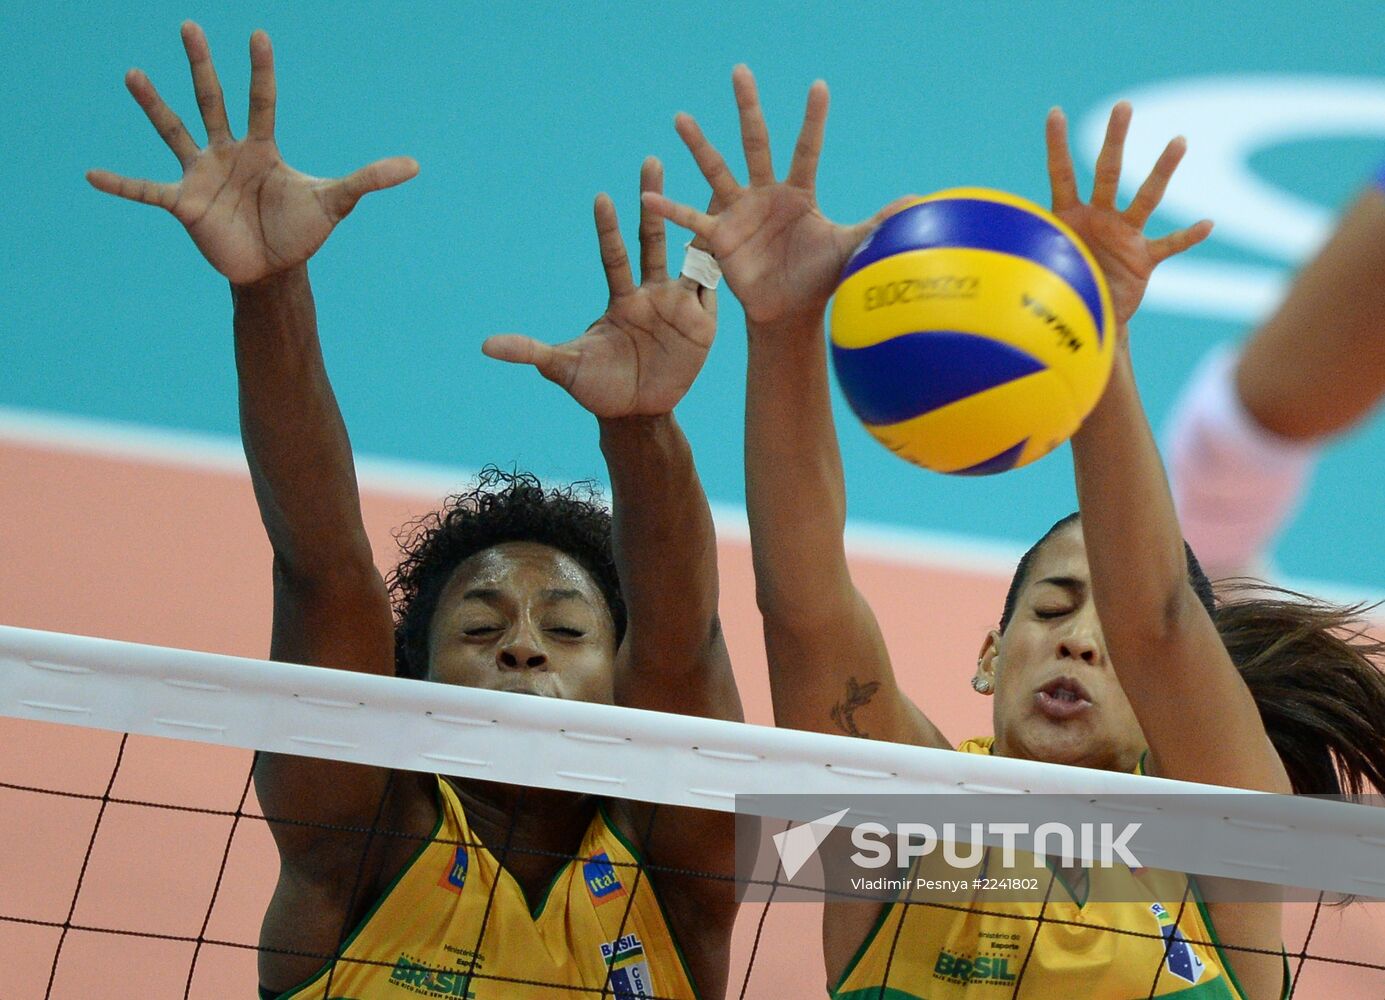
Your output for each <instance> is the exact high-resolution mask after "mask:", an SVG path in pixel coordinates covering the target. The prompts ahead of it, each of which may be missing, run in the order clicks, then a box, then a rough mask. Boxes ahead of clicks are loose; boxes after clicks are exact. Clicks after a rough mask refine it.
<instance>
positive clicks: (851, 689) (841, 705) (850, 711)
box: [832, 677, 880, 739]
mask: <svg viewBox="0 0 1385 1000" xmlns="http://www.w3.org/2000/svg"><path fill="white" fill-rule="evenodd" d="M879 690H880V682H879V681H870V682H868V683H866V684H859V683H857V681H856V678H855V677H849V678H847V681H846V697H845V698H843V699H842V700H841V701H839V702H838V703H837V704H835V705H833V706H832V721H833V722H835V723H836V724H837V728H838V729H840V730H841V731H842V732H844V733H846V735H848V736H860V737H862V738H863V739H870V733H867V732H864V731H863V730H861V729H860V728H859V727H858V726H857V725H856V720H855V719H854V718H853V716H854V715H855V713H856V710H857V709H858V708H862V707H864V706H865V705H867V704H869V703H870V700H871V699H872V698H874V697H875V692H877V691H879Z"/></svg>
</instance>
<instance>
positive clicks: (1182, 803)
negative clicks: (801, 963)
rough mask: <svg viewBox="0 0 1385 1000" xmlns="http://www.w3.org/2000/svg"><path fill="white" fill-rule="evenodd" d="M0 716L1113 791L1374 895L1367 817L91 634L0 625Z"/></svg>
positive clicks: (305, 751)
mask: <svg viewBox="0 0 1385 1000" xmlns="http://www.w3.org/2000/svg"><path fill="white" fill-rule="evenodd" d="M0 715H3V716H10V717H14V718H19V719H28V720H37V721H43V722H61V723H68V724H73V725H79V726H86V727H91V728H96V729H106V730H112V731H115V732H121V733H133V734H142V735H149V736H162V737H172V738H177V739H182V740H191V741H196V742H202V743H210V744H216V745H220V746H225V747H239V748H244V749H251V750H265V751H272V752H277V753H290V754H298V755H304V756H313V757H321V758H328V759H335V760H344V761H352V762H356V763H365V764H373V765H377V766H381V767H387V768H393V769H402V770H412V771H420V772H445V773H448V774H451V775H454V776H456V777H460V778H467V777H470V778H483V779H487V780H492V781H501V782H506V783H509V784H515V785H527V786H535V787H542V788H555V789H566V790H570V791H581V792H588V793H592V794H597V795H601V796H608V797H617V798H626V799H635V800H640V801H646V802H655V803H661V804H668V805H678V806H693V807H699V808H704V809H716V810H724V811H731V810H734V809H735V808H736V797H737V796H738V795H741V796H745V795H756V794H759V795H763V794H770V793H783V792H794V793H802V794H804V795H809V794H812V795H841V794H843V793H847V792H850V793H853V794H856V793H860V794H939V793H959V792H960V793H977V794H987V793H1026V792H1028V793H1046V794H1053V795H1064V796H1070V797H1072V800H1073V802H1074V804H1075V806H1076V805H1080V806H1081V807H1082V808H1083V809H1084V810H1086V813H1085V815H1086V816H1088V817H1090V818H1091V819H1092V820H1094V821H1108V822H1113V821H1121V822H1124V821H1128V820H1129V819H1130V810H1129V804H1128V801H1125V802H1123V801H1121V798H1122V797H1124V796H1131V795H1139V796H1150V795H1159V796H1162V800H1161V804H1160V805H1159V806H1158V807H1157V810H1158V811H1159V812H1160V813H1161V814H1163V815H1164V816H1165V817H1168V818H1173V819H1178V820H1186V826H1187V828H1188V829H1196V830H1198V831H1199V836H1198V837H1197V838H1196V839H1192V838H1188V837H1186V836H1177V835H1174V834H1165V835H1164V836H1163V837H1162V838H1156V839H1155V840H1153V841H1149V842H1148V843H1147V846H1145V847H1144V848H1143V849H1142V859H1146V860H1147V863H1149V864H1151V865H1157V866H1164V867H1169V868H1174V869H1176V870H1179V871H1184V872H1188V873H1191V874H1197V875H1209V876H1225V877H1229V878H1236V879H1242V880H1250V881H1260V882H1268V883H1275V884H1283V885H1295V886H1300V887H1304V888H1309V889H1320V890H1328V891H1333V892H1340V893H1348V894H1358V895H1362V896H1367V897H1379V896H1385V809H1376V808H1369V807H1365V806H1359V805H1352V804H1346V803H1339V802H1328V801H1318V800H1311V799H1305V798H1299V797H1289V796H1275V795H1263V794H1256V793H1247V792H1240V791H1234V790H1229V789H1224V788H1216V787H1212V786H1202V785H1193V784H1188V783H1184V782H1176V781H1168V780H1163V779H1158V778H1150V777H1140V776H1135V775H1125V774H1116V773H1110V772H1103V771H1094V770H1089V769H1083V768H1070V767H1060V766H1055V765H1050V764H1040V763H1034V762H1030V761H1020V760H1004V759H999V758H992V757H985V756H976V755H970V754H958V753H952V752H948V751H941V750H929V749H924V748H919V747H906V746H900V745H897V744H891V743H882V742H875V741H869V740H860V739H851V738H847V737H836V736H826V735H820V734H814V733H803V732H795V731H789V730H779V729H770V728H765V727H761V726H751V725H744V724H739V723H730V722H720V721H716V720H709V719H699V718H690V717H685V716H675V715H665V714H661V713H656V712H645V711H638V710H634V709H626V708H617V707H612V706H606V705H593V704H585V703H575V702H565V701H555V700H550V699H544V698H534V697H527V696H523V695H513V694H507V693H503V692H492V691H481V690H474V689H467V688H456V687H449V686H446V685H440V684H430V683H422V682H418V681H412V680H403V679H397V678H392V677H378V676H372V675H363V674H353V673H347V672H343V671H332V670H324V669H321V668H317V667H306V666H295V665H291V664H283V663H273V662H268V661H262V660H251V659H244V658H240V657H233V656H223V655H219V654H213V653H199V652H191V651H187V650H178V649H167V648H162V647H156V646H144V645H138V644H134V643H125V642H115V641H112V640H106V639H95V638H88V637H82V636H73V635H62V634H58V633H51V632H40V631H33V630H28V629H19V628H9V627H0ZM1190 793H1210V794H1190ZM743 805H744V803H743ZM782 818H786V819H795V820H806V819H813V818H816V817H809V816H786V817H782ZM1171 826H1172V824H1165V826H1164V829H1169V828H1170V827H1171ZM1305 836H1309V837H1311V838H1312V844H1313V850H1312V852H1311V856H1305V852H1304V851H1303V850H1302V844H1303V837H1305Z"/></svg>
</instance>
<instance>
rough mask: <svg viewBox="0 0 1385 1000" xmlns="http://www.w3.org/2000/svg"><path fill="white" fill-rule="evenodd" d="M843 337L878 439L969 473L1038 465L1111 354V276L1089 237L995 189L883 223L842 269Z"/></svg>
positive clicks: (851, 391)
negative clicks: (1106, 274) (1084, 241)
mask: <svg viewBox="0 0 1385 1000" xmlns="http://www.w3.org/2000/svg"><path fill="white" fill-rule="evenodd" d="M831 330H832V361H833V367H834V368H835V370H836V373H837V380H838V382H839V383H840V385H841V387H842V392H843V393H844V394H845V395H846V398H847V402H848V403H850V404H851V408H852V410H853V411H854V412H855V413H856V416H857V417H859V418H860V419H861V421H862V423H864V424H865V426H866V429H867V430H868V431H870V433H871V434H872V435H873V436H874V437H875V439H876V440H878V441H879V442H880V443H881V444H883V445H885V446H886V447H887V448H889V449H890V450H891V451H893V452H894V453H895V454H897V455H899V456H900V457H902V458H905V459H908V460H909V461H911V462H914V463H916V464H918V465H922V466H924V467H925V468H928V469H933V470H935V471H938V472H947V473H954V474H957V475H985V474H989V473H996V472H1004V471H1006V470H1007V469H1013V468H1017V467H1019V466H1021V465H1027V464H1028V463H1030V462H1033V461H1034V460H1035V459H1038V458H1041V457H1043V456H1044V455H1046V454H1048V453H1049V452H1050V451H1052V450H1053V449H1054V448H1056V447H1058V445H1060V444H1062V443H1063V442H1064V441H1066V440H1067V439H1068V438H1069V437H1071V436H1072V434H1073V433H1074V432H1075V431H1076V430H1077V428H1078V427H1079V426H1080V425H1081V423H1082V420H1083V419H1084V418H1085V417H1086V416H1087V414H1088V413H1090V412H1091V410H1092V407H1094V406H1095V405H1096V403H1097V400H1098V399H1100V398H1101V393H1102V391H1103V390H1104V389H1105V387H1106V380H1107V378H1108V377H1109V376H1110V374H1111V363H1112V359H1113V357H1114V353H1115V352H1114V346H1115V331H1114V324H1113V321H1112V318H1111V296H1110V292H1109V290H1108V289H1107V287H1106V279H1105V277H1104V276H1103V275H1102V273H1101V269H1100V268H1099V267H1098V266H1097V264H1096V261H1095V259H1093V257H1092V255H1091V253H1090V251H1088V249H1087V248H1086V247H1085V246H1084V245H1083V244H1082V241H1081V240H1080V239H1079V238H1078V236H1077V234H1076V233H1074V232H1073V231H1072V230H1071V229H1069V228H1068V227H1067V226H1066V225H1064V224H1063V223H1062V222H1061V221H1060V220H1059V219H1057V218H1056V217H1055V216H1054V215H1053V214H1051V213H1050V212H1047V211H1045V210H1044V209H1042V208H1040V207H1039V206H1038V205H1036V204H1034V203H1033V202H1030V201H1027V200H1025V199H1024V198H1019V197H1016V196H1015V195H1012V194H1007V193H1005V192H1003V191H994V190H990V189H987V188H953V189H950V190H947V191H940V192H938V193H937V194H933V195H929V196H928V197H926V198H918V199H915V200H913V201H910V202H908V203H906V205H905V206H904V207H903V208H901V209H900V210H898V211H897V212H895V213H893V214H892V215H890V217H889V218H887V219H886V220H885V221H884V222H882V223H881V224H880V225H879V226H877V227H876V229H875V230H874V231H873V232H872V233H871V234H870V235H869V236H868V237H867V238H866V240H865V241H864V242H863V243H862V244H861V245H860V247H858V248H857V249H856V252H855V253H854V254H852V256H851V258H850V260H848V261H847V264H846V267H845V268H844V269H843V271H842V277H841V281H840V283H839V284H838V287H837V293H836V298H835V300H834V302H833V304H832V318H831Z"/></svg>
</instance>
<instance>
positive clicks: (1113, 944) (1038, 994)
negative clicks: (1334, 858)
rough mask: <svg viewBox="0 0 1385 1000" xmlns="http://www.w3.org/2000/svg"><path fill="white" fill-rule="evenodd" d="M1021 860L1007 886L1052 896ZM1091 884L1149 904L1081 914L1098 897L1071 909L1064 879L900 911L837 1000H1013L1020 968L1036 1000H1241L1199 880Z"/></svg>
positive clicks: (1032, 864)
mask: <svg viewBox="0 0 1385 1000" xmlns="http://www.w3.org/2000/svg"><path fill="white" fill-rule="evenodd" d="M992 742H993V737H987V738H985V739H977V740H967V741H965V742H964V743H963V744H962V745H961V746H960V747H958V749H959V750H961V751H963V752H965V753H981V754H989V753H990V752H991V743H992ZM999 854H1000V852H999V851H992V850H989V849H988V850H987V851H986V852H985V856H984V857H985V860H983V861H982V863H981V869H982V871H981V872H979V873H978V874H984V873H985V868H986V865H987V864H988V863H990V862H991V861H992V859H994V864H995V867H997V868H998V867H999ZM925 860H927V859H925ZM1016 860H1017V865H1016V867H1015V868H1007V869H1005V871H1004V872H1003V874H1004V876H1006V877H1011V878H1013V877H1021V878H1023V877H1032V878H1037V879H1040V881H1039V882H1038V884H1039V886H1040V888H1041V889H1042V888H1047V887H1048V884H1049V879H1050V878H1053V876H1052V874H1051V872H1050V869H1048V867H1047V866H1046V864H1045V862H1044V861H1043V859H1041V858H1039V859H1035V858H1032V857H1030V858H1028V859H1025V858H1024V856H1022V855H1021V856H1020V857H1019V858H1017V859H1016ZM915 871H916V872H917V871H918V869H915ZM952 874H953V876H954V877H955V872H954V873H952ZM941 877H948V876H947V875H946V874H944V875H942V876H941ZM1088 879H1089V888H1092V886H1091V884H1090V880H1098V879H1099V880H1101V881H1100V892H1099V893H1097V894H1098V895H1099V896H1102V897H1104V898H1106V899H1143V900H1147V902H1139V903H1134V902H1125V903H1117V902H1093V903H1090V904H1087V905H1084V902H1085V900H1086V898H1087V896H1088V895H1090V894H1091V893H1090V892H1088V893H1083V894H1082V899H1081V901H1079V900H1077V899H1074V898H1073V896H1072V894H1071V893H1070V892H1069V891H1068V888H1067V886H1066V883H1065V882H1064V881H1063V880H1062V879H1061V878H1057V879H1054V882H1053V886H1052V891H1051V893H1050V894H1049V898H1048V902H1047V904H1044V903H1041V902H999V901H995V900H994V899H993V898H988V895H989V896H991V897H995V896H996V895H998V894H996V893H988V892H987V891H986V890H984V889H974V890H971V891H970V893H969V894H961V895H958V896H956V897H953V898H951V899H949V900H948V901H947V903H946V905H945V906H932V905H928V904H927V903H923V902H915V903H912V904H906V903H904V902H900V901H896V902H893V903H890V904H888V905H886V906H885V907H884V909H883V910H882V912H881V915H880V919H879V920H878V921H877V922H876V925H875V927H874V928H873V929H872V931H871V933H870V934H869V935H868V936H867V937H866V940H865V941H864V942H862V944H861V947H860V949H859V950H858V951H857V953H856V956H855V957H854V958H853V959H852V961H851V963H850V964H849V965H848V966H847V969H846V972H845V973H844V974H843V976H842V978H841V981H840V982H839V983H838V984H837V987H836V989H834V990H833V991H832V994H831V995H832V997H833V1000H1002V998H1005V1000H1009V998H1010V997H1011V996H1013V994H1014V991H1015V985H1016V981H1017V980H1018V978H1019V975H1020V970H1021V968H1022V967H1023V969H1024V984H1023V992H1022V994H1021V996H1023V997H1032V998H1035V1000H1069V998H1071V997H1083V998H1086V1000H1130V998H1132V997H1176V998H1178V1000H1245V996H1244V993H1243V992H1242V990H1241V988H1240V985H1239V984H1238V983H1237V982H1236V977H1235V975H1234V973H1233V972H1232V971H1231V969H1230V967H1229V966H1228V965H1227V963H1226V961H1225V959H1224V957H1223V955H1222V951H1221V946H1220V944H1218V943H1216V942H1217V937H1216V933H1215V932H1214V931H1213V929H1212V923H1211V920H1210V918H1209V917H1208V915H1207V910H1206V907H1205V906H1204V905H1203V903H1202V901H1201V899H1200V898H1199V897H1198V895H1197V889H1196V883H1195V882H1194V883H1193V884H1192V885H1189V880H1188V878H1187V877H1186V876H1184V875H1181V874H1178V873H1175V872H1165V871H1154V870H1152V869H1139V870H1131V869H1128V868H1122V867H1114V868H1101V867H1094V868H1091V869H1089V870H1088ZM1122 883H1124V884H1122ZM1041 909H1042V911H1043V923H1042V925H1040V923H1039V921H1038V918H1039V914H1040V910H1041ZM1036 928H1039V930H1038V935H1039V937H1038V942H1037V944H1035V946H1034V948H1033V951H1032V952H1031V951H1030V944H1031V942H1033V940H1034V935H1035V933H1036ZM1122 932H1125V933H1122ZM1170 942H1171V943H1170ZM1196 942H1213V943H1212V944H1210V945H1209V944H1201V943H1196ZM1166 949H1167V955H1166V954H1165V950H1166ZM892 953H893V954H892ZM1026 956H1028V965H1027V966H1026V965H1025V962H1026ZM887 968H888V975H887ZM1286 972H1287V966H1286ZM1156 975H1157V977H1158V978H1157V982H1156ZM882 985H883V986H884V989H883V990H882V989H881V986H882ZM1151 987H1152V988H1153V992H1151ZM1286 990H1287V981H1286Z"/></svg>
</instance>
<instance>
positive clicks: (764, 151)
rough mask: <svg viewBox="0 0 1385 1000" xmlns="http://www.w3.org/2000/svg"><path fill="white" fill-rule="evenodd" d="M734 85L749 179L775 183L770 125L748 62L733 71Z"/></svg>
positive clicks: (732, 81) (732, 84)
mask: <svg viewBox="0 0 1385 1000" xmlns="http://www.w3.org/2000/svg"><path fill="white" fill-rule="evenodd" d="M731 89H732V90H734V91H735V93H736V110H737V111H738V112H739V114H740V119H741V146H742V147H743V148H744V149H745V165H746V168H747V170H748V171H749V173H750V183H751V184H758V185H767V184H773V183H774V161H773V158H772V156H771V154H770V148H769V126H768V125H766V124H765V113H764V110H763V109H762V108H761V107H760V92H759V90H758V89H757V88H756V86H755V76H754V74H752V73H751V72H750V68H749V67H748V66H737V67H736V68H735V69H734V70H732V71H731Z"/></svg>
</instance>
